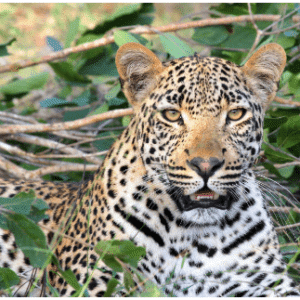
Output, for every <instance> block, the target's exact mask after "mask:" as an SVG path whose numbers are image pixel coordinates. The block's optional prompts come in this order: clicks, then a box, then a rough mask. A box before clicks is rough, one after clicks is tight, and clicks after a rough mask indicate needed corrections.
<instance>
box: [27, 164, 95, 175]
mask: <svg viewBox="0 0 300 300" xmlns="http://www.w3.org/2000/svg"><path fill="white" fill-rule="evenodd" d="M98 169H99V165H83V164H70V165H56V166H50V167H44V168H40V169H38V170H35V171H29V172H28V173H29V174H28V175H27V174H26V175H27V176H26V177H25V179H36V178H39V177H41V176H44V175H46V174H52V173H60V172H61V173H65V172H75V171H81V172H83V171H97V170H98Z"/></svg>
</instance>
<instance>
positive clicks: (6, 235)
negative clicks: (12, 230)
mask: <svg viewBox="0 0 300 300" xmlns="http://www.w3.org/2000/svg"><path fill="white" fill-rule="evenodd" d="M9 237H10V234H9V233H7V234H3V236H2V239H3V241H4V242H7V241H8V239H9Z"/></svg>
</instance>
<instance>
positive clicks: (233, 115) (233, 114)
mask: <svg viewBox="0 0 300 300" xmlns="http://www.w3.org/2000/svg"><path fill="white" fill-rule="evenodd" d="M245 112H246V110H245V109H243V108H238V109H233V110H231V111H230V112H229V113H228V118H229V119H230V120H233V121H237V120H239V119H240V118H241V117H242V116H243V115H244V114H245Z"/></svg>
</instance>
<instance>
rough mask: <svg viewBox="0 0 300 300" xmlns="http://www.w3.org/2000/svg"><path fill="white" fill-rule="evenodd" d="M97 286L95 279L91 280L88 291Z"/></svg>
mask: <svg viewBox="0 0 300 300" xmlns="http://www.w3.org/2000/svg"><path fill="white" fill-rule="evenodd" d="M96 286H97V281H96V279H95V278H92V279H91V281H90V283H89V290H91V291H92V290H93V289H94V288H95V287H96Z"/></svg>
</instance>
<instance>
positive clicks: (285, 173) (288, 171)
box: [278, 166, 296, 178]
mask: <svg viewBox="0 0 300 300" xmlns="http://www.w3.org/2000/svg"><path fill="white" fill-rule="evenodd" d="M295 167H296V166H289V167H285V168H279V169H278V172H279V173H280V175H281V176H282V177H284V178H289V177H291V176H292V174H293V172H294V169H295Z"/></svg>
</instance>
